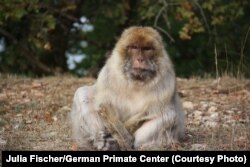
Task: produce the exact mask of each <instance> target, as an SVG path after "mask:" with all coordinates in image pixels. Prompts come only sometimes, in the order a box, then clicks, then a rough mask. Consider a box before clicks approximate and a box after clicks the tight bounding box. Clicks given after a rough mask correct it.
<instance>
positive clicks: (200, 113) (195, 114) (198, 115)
mask: <svg viewBox="0 0 250 167" xmlns="http://www.w3.org/2000/svg"><path fill="white" fill-rule="evenodd" d="M193 115H194V118H197V117H200V116H201V115H202V112H201V111H199V110H195V111H194V112H193Z"/></svg>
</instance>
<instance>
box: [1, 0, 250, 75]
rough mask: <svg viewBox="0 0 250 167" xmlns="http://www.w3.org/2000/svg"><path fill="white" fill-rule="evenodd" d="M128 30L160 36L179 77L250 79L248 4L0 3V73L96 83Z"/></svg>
mask: <svg viewBox="0 0 250 167" xmlns="http://www.w3.org/2000/svg"><path fill="white" fill-rule="evenodd" d="M132 25H141V26H152V27H154V28H155V29H157V30H158V31H159V32H160V33H161V35H162V37H163V39H164V45H165V48H166V49H167V51H168V53H169V55H170V57H171V59H172V60H173V63H174V65H175V70H176V73H177V75H178V76H179V77H190V76H197V75H198V76H202V77H203V76H217V77H218V76H220V75H232V76H236V77H238V76H243V77H250V39H249V38H250V1H249V0H231V1H227V0H206V1H204V0H143V1H142V0H137V1H135V0H120V1H113V0H0V73H8V74H9V73H12V74H21V75H27V76H31V77H37V76H38V77H39V76H47V75H56V74H61V73H72V74H74V75H78V76H81V77H82V76H92V77H96V75H97V73H98V71H99V69H100V68H101V67H102V66H103V64H104V63H105V60H106V58H107V57H108V56H109V54H110V52H111V51H112V49H113V47H114V44H115V43H116V41H117V39H118V38H119V36H120V34H121V32H122V31H123V30H124V29H125V28H127V27H129V26H132Z"/></svg>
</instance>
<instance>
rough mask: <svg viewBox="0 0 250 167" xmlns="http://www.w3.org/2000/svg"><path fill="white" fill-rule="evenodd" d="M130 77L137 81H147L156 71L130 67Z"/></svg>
mask: <svg viewBox="0 0 250 167" xmlns="http://www.w3.org/2000/svg"><path fill="white" fill-rule="evenodd" d="M130 75H131V78H132V79H134V80H139V81H147V80H150V79H152V78H154V76H155V75H156V71H154V70H151V69H144V68H132V69H131V71H130Z"/></svg>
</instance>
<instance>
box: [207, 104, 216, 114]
mask: <svg viewBox="0 0 250 167" xmlns="http://www.w3.org/2000/svg"><path fill="white" fill-rule="evenodd" d="M216 110H217V107H215V106H211V107H210V108H209V109H208V112H210V113H211V112H215V111H216Z"/></svg>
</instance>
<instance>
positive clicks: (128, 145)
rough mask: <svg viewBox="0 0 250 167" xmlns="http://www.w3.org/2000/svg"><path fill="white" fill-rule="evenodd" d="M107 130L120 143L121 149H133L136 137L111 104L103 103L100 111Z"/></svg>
mask: <svg viewBox="0 0 250 167" xmlns="http://www.w3.org/2000/svg"><path fill="white" fill-rule="evenodd" d="M99 114H100V118H101V119H102V121H103V123H104V126H105V127H106V128H107V131H108V132H109V133H110V134H111V136H112V137H113V138H114V139H115V140H116V141H117V143H118V144H119V147H120V150H132V148H133V141H134V138H133V137H132V136H131V134H130V133H129V132H128V130H127V129H126V128H125V126H124V125H123V123H122V122H121V121H120V120H119V118H118V116H117V113H116V112H115V111H114V109H113V107H112V106H111V105H105V106H104V105H102V106H101V110H100V112H99Z"/></svg>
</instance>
